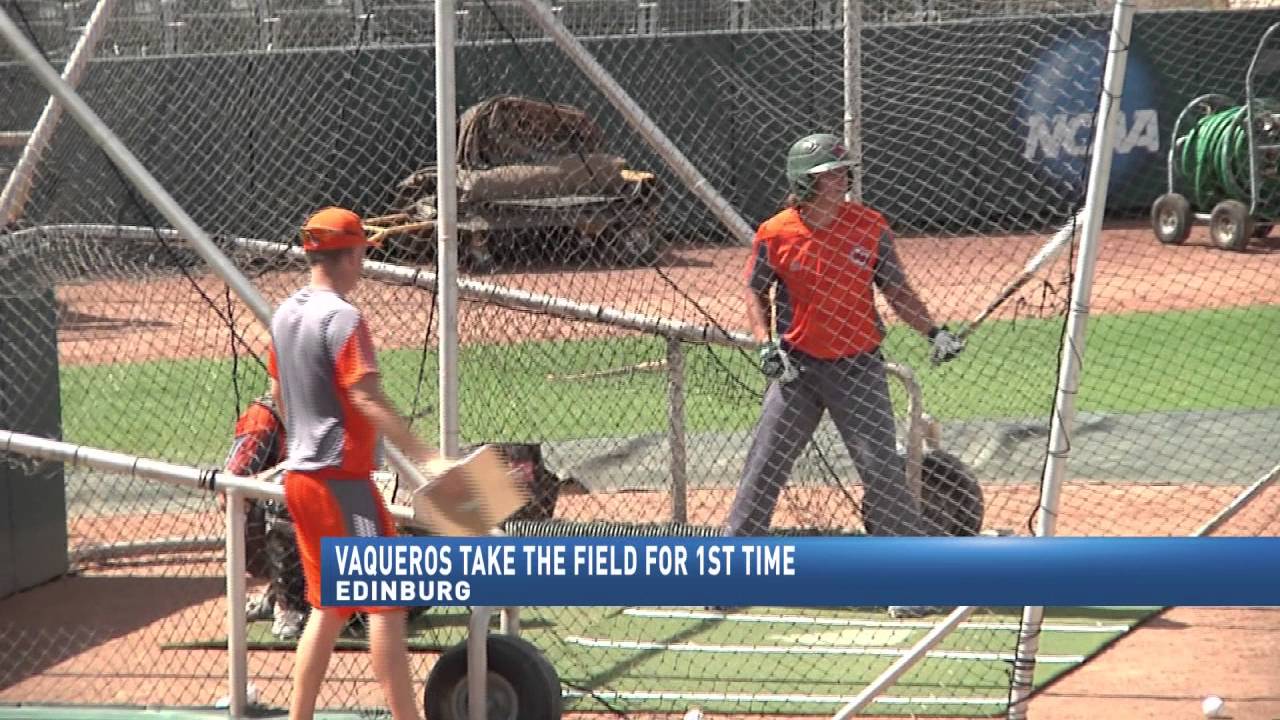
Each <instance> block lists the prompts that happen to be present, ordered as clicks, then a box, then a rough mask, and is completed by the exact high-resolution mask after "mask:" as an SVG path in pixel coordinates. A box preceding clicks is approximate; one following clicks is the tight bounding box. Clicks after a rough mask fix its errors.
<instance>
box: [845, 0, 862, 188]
mask: <svg viewBox="0 0 1280 720" xmlns="http://www.w3.org/2000/svg"><path fill="white" fill-rule="evenodd" d="M843 5H844V53H843V55H844V146H845V149H846V150H847V151H848V153H849V156H850V157H852V158H853V160H854V166H853V172H852V173H851V175H852V178H851V179H850V183H849V192H848V195H847V198H848V199H849V200H852V201H854V202H862V0H843Z"/></svg>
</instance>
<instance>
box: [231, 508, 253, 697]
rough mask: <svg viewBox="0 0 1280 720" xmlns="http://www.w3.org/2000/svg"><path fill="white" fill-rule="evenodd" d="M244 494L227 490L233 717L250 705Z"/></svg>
mask: <svg viewBox="0 0 1280 720" xmlns="http://www.w3.org/2000/svg"><path fill="white" fill-rule="evenodd" d="M244 515H245V512H244V496H243V495H242V494H241V491H240V490H237V489H236V488H229V489H228V490H227V627H228V628H229V629H230V633H229V634H228V635H227V655H228V657H227V662H228V664H229V666H230V668H229V669H230V672H229V673H228V682H230V684H231V688H230V689H231V717H233V718H242V717H245V715H246V714H247V711H248V709H249V685H248V683H249V644H248V639H247V638H246V637H245V631H246V627H245V625H246V621H245V609H244V602H245V600H244V596H245V582H244V563H245V559H244V553H245V539H244V532H245V529H244V525H245V517H244Z"/></svg>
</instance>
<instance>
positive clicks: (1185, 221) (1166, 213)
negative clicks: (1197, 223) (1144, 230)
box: [1151, 193, 1191, 245]
mask: <svg viewBox="0 0 1280 720" xmlns="http://www.w3.org/2000/svg"><path fill="white" fill-rule="evenodd" d="M1151 229H1152V230H1154V231H1155V234H1156V239H1157V240H1159V241H1160V242H1161V243H1164V244H1165V245H1181V244H1182V242H1183V241H1184V240H1186V239H1187V237H1188V236H1189V235H1190V234H1191V203H1190V202H1188V201H1187V199H1186V198H1185V197H1183V196H1182V195H1179V194H1178V193H1166V194H1164V195H1161V196H1160V197H1158V198H1156V201H1155V203H1153V204H1152V206H1151Z"/></svg>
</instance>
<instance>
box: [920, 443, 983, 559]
mask: <svg viewBox="0 0 1280 720" xmlns="http://www.w3.org/2000/svg"><path fill="white" fill-rule="evenodd" d="M920 496H921V497H920V513H921V515H922V519H923V520H924V525H925V527H924V530H925V533H926V534H928V535H950V536H953V537H968V536H972V535H977V534H978V533H980V532H982V520H983V515H984V514H985V512H986V509H985V506H984V500H983V496H982V486H980V485H979V484H978V480H977V479H976V478H975V477H974V475H973V473H972V472H971V471H970V470H969V468H967V467H965V465H964V463H963V462H961V460H960V458H958V457H956V456H954V455H952V454H950V453H946V452H943V451H941V450H930V451H929V452H927V453H925V456H924V459H923V460H922V461H921V463H920Z"/></svg>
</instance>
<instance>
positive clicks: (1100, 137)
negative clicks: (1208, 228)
mask: <svg viewBox="0 0 1280 720" xmlns="http://www.w3.org/2000/svg"><path fill="white" fill-rule="evenodd" d="M1132 29H1133V5H1132V3H1131V2H1130V0H1117V1H1116V5H1115V12H1114V14H1113V16H1112V26H1111V42H1110V46H1109V47H1108V49H1107V65H1106V71H1105V73H1104V75H1103V81H1102V84H1103V87H1102V96H1101V100H1100V102H1099V107H1098V117H1099V118H1101V120H1102V122H1101V123H1100V124H1098V125H1097V126H1096V127H1098V128H1099V131H1098V132H1097V133H1096V135H1095V136H1094V143H1093V153H1092V156H1091V157H1090V172H1089V186H1088V189H1087V192H1086V194H1085V220H1084V228H1083V230H1082V232H1081V235H1080V256H1079V257H1078V258H1077V260H1076V268H1075V280H1074V281H1073V287H1072V290H1071V308H1070V311H1069V313H1068V317H1067V330H1066V342H1064V343H1063V345H1062V356H1061V359H1060V362H1061V367H1060V368H1059V374H1058V389H1057V396H1056V397H1055V399H1054V410H1053V417H1052V420H1051V426H1050V430H1049V454H1048V458H1047V459H1046V461H1045V467H1044V475H1043V481H1042V484H1041V493H1040V514H1039V517H1038V518H1037V524H1036V534H1037V535H1038V536H1042V537H1047V536H1050V535H1053V534H1054V532H1055V530H1056V527H1057V521H1058V504H1059V498H1060V496H1061V492H1062V481H1063V478H1064V477H1065V476H1066V470H1067V458H1068V457H1069V456H1070V453H1071V439H1070V436H1071V427H1072V424H1073V423H1074V421H1075V400H1076V396H1077V394H1078V393H1079V376H1080V365H1081V363H1082V361H1083V359H1084V355H1085V328H1086V325H1087V324H1088V319H1089V301H1090V298H1091V295H1092V292H1093V273H1094V266H1095V264H1096V262H1097V257H1098V244H1099V239H1100V238H1099V236H1100V234H1101V230H1102V214H1103V210H1104V209H1105V208H1106V204H1107V184H1108V182H1109V180H1110V178H1111V154H1112V151H1113V149H1114V147H1115V134H1116V128H1117V126H1118V123H1117V120H1118V119H1119V113H1120V98H1121V96H1122V93H1123V92H1124V72H1125V65H1126V61H1127V60H1128V51H1129V37H1130V34H1131V30H1132ZM1043 619H1044V608H1043V607H1026V608H1023V613H1022V629H1021V631H1020V632H1019V636H1018V648H1017V652H1016V655H1015V657H1014V664H1013V684H1012V687H1011V689H1010V702H1009V719H1010V720H1022V719H1023V718H1026V717H1027V705H1028V703H1029V700H1030V697H1031V692H1032V690H1033V689H1034V688H1035V666H1036V652H1037V651H1038V650H1039V647H1040V624H1041V622H1042V621H1043Z"/></svg>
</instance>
